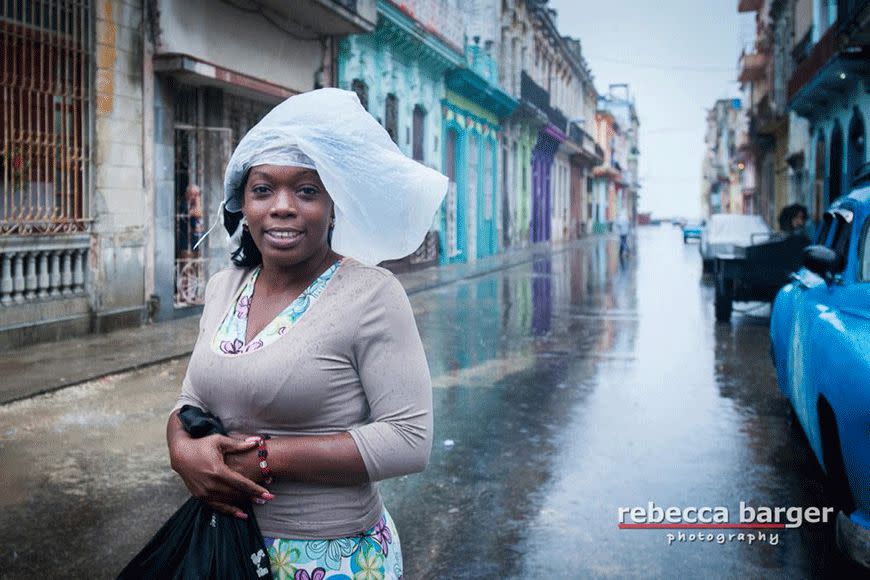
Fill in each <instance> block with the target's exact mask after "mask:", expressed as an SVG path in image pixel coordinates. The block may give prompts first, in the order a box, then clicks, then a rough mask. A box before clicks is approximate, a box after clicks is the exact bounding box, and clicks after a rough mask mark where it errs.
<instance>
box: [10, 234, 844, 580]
mask: <svg viewBox="0 0 870 580" xmlns="http://www.w3.org/2000/svg"><path fill="white" fill-rule="evenodd" d="M617 245H618V244H617V241H616V240H612V239H602V238H591V239H587V240H583V241H581V242H579V243H576V244H574V245H572V246H570V247H567V248H562V249H560V250H559V251H555V252H551V253H548V252H541V253H540V254H539V255H538V257H537V258H536V259H535V260H534V261H533V262H531V263H528V264H523V265H520V266H516V267H513V268H510V269H508V270H503V271H500V272H495V273H492V274H488V275H485V276H481V277H479V278H474V279H469V280H467V281H464V282H461V283H457V284H453V285H450V286H445V287H442V288H438V289H434V290H430V291H426V292H422V293H419V294H415V295H414V296H413V297H412V304H413V306H414V310H415V313H416V315H417V322H418V326H419V328H420V331H421V334H422V335H423V339H424V343H425V346H426V351H427V354H428V356H429V362H430V366H431V370H432V377H433V383H434V385H435V405H436V408H435V413H436V422H435V425H436V426H435V429H436V432H435V448H434V450H433V453H432V459H431V464H430V467H429V469H428V470H427V471H426V472H425V473H423V474H420V475H415V476H409V477H403V478H400V479H398V480H393V481H389V482H386V483H384V484H383V485H382V490H383V492H384V496H385V500H386V502H387V505H388V506H389V509H390V511H391V513H392V515H393V516H394V519H395V520H396V522H397V525H398V527H399V532H400V535H401V539H402V550H403V553H404V556H405V565H406V577H407V578H415V579H416V578H451V579H453V578H497V577H507V578H514V577H516V578H520V577H531V578H585V577H596V576H614V577H638V576H642V577H657V576H677V575H685V574H689V573H692V572H696V573H697V572H704V573H705V575H713V576H735V575H748V576H753V577H757V576H768V575H771V574H774V573H775V574H777V575H779V574H787V575H789V576H796V577H809V576H813V575H823V574H829V573H834V572H839V573H849V572H852V573H854V569H853V568H851V567H850V566H849V565H848V564H847V563H845V562H843V559H842V557H840V556H839V554H837V553H836V551H835V550H834V548H833V541H832V534H831V530H830V528H828V527H824V526H805V527H803V528H801V529H800V530H787V531H783V532H782V533H781V534H780V538H779V543H778V544H777V545H765V544H759V543H756V544H753V545H748V544H746V543H726V544H723V545H718V544H715V543H706V542H705V543H693V544H690V543H682V544H679V543H676V544H674V545H672V546H668V545H667V542H666V540H665V531H664V530H619V529H617V510H618V508H619V507H631V506H646V505H647V503H648V502H650V501H652V502H655V504H656V505H658V506H681V507H685V506H702V505H709V506H720V505H721V506H726V507H728V508H729V509H731V510H734V511H736V509H737V505H738V502H740V501H745V502H746V503H748V504H752V505H768V506H791V505H817V506H821V505H824V498H823V497H822V496H821V495H820V493H821V492H820V484H819V481H820V474H819V470H818V467H816V465H815V463H814V461H813V459H812V457H811V455H810V454H809V451H808V449H807V447H806V444H805V443H804V442H803V441H802V440H801V439H800V437H799V436H798V435H796V434H795V433H794V432H793V431H791V430H790V428H789V426H788V424H787V421H786V410H787V405H786V402H785V400H784V399H783V398H782V397H781V396H780V395H779V393H778V392H777V389H776V384H775V378H774V372H773V369H772V365H771V363H770V359H769V354H768V340H767V326H766V323H767V320H766V318H765V317H764V314H765V313H766V310H765V309H764V308H761V309H758V310H756V311H754V312H753V314H754V315H752V316H750V315H746V316H744V315H740V314H735V316H734V321H733V324H732V325H717V324H715V322H714V319H713V312H712V289H711V288H710V287H709V285H707V284H705V283H704V282H703V281H701V271H700V259H699V257H698V254H697V246H695V245H689V246H684V245H683V244H682V238H681V236H680V233H679V230H676V229H673V228H671V227H670V226H665V227H662V228H647V229H641V230H640V239H639V240H638V242H637V243H636V245H635V247H636V249H637V251H636V254H635V255H634V256H630V257H629V258H627V259H626V260H623V261H622V262H620V260H619V258H618V255H617V253H618V252H617ZM183 370H184V364H183V363H179V362H173V363H168V364H164V365H159V366H156V367H151V368H149V369H145V370H143V371H138V372H134V373H129V374H126V375H123V376H120V377H113V378H111V379H106V380H104V381H99V382H97V383H94V384H91V385H89V386H87V387H77V388H73V389H68V390H66V391H63V392H60V393H57V394H55V395H51V396H47V397H40V398H37V399H32V400H29V401H23V402H21V403H16V404H13V405H7V406H5V407H0V460H2V465H3V470H2V475H0V478H2V484H3V489H4V491H5V493H4V494H3V495H2V497H0V506H2V508H3V513H4V517H3V520H2V524H0V545H2V546H3V553H2V556H0V570H3V571H4V574H11V575H12V576H21V577H24V576H28V575H29V574H36V573H38V575H41V576H44V577H54V576H57V575H60V572H61V571H67V572H68V573H69V574H70V575H71V576H73V577H83V576H94V575H96V576H100V577H102V576H111V575H112V573H113V572H116V571H117V569H118V568H119V567H120V566H121V565H122V564H123V563H124V562H126V560H127V559H128V558H129V557H130V556H131V555H132V553H133V552H134V551H135V550H136V549H137V548H138V547H140V546H141V545H142V543H143V542H144V541H146V540H147V538H148V537H150V535H151V534H152V533H153V531H154V530H155V529H156V527H157V526H158V525H159V524H160V523H161V522H162V521H163V520H165V518H166V517H167V516H168V515H169V514H170V513H171V512H172V511H173V510H174V509H175V507H177V506H178V505H179V504H180V503H181V502H182V501H183V499H184V497H185V492H184V489H183V487H182V486H181V484H180V482H179V481H178V479H177V478H176V477H175V476H174V475H173V474H172V473H171V472H170V471H169V468H168V462H167V459H166V454H165V451H164V447H163V445H164V444H163V427H164V421H165V416H166V412H167V410H168V409H169V408H170V407H171V403H172V400H173V399H174V394H175V391H176V390H177V388H178V384H179V381H180V377H181V376H182V374H183ZM46 546H48V549H49V550H50V551H51V558H50V561H46V560H45V559H44V557H41V556H40V554H42V552H43V551H44V550H45V549H46ZM94 571H98V572H97V573H96V574H93V572H94Z"/></svg>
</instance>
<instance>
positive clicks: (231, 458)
mask: <svg viewBox="0 0 870 580" xmlns="http://www.w3.org/2000/svg"><path fill="white" fill-rule="evenodd" d="M230 437H232V438H233V439H241V440H248V439H249V438H252V437H256V436H255V435H243V434H240V433H230ZM267 461H268V459H267ZM224 462H225V463H226V464H227V467H229V468H230V469H232V470H233V471H235V472H236V473H238V474H239V475H242V476H244V477H246V478H248V479H250V480H251V481H255V482H257V483H259V484H262V483H263V479H264V478H263V472H262V471H261V470H260V458H259V456H258V455H257V447H256V446H255V447H252V448H251V449H248V450H245V451H236V452H232V453H227V454H225V455H224Z"/></svg>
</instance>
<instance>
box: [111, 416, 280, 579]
mask: <svg viewBox="0 0 870 580" xmlns="http://www.w3.org/2000/svg"><path fill="white" fill-rule="evenodd" d="M178 417H179V419H181V424H182V425H184V428H185V430H186V431H187V432H188V433H190V435H191V437H205V436H206V435H212V434H215V433H219V434H221V435H226V434H227V433H226V429H224V426H223V423H221V420H220V419H219V418H217V417H215V416H214V415H212V414H211V413H207V412H205V411H203V410H202V409H199V408H198V407H193V406H190V405H185V406H184V407H182V408H181V411H180V412H179V414H178ZM241 509H242V510H243V511H244V512H245V513H246V514H248V519H246V520H241V519H239V518H235V517H232V516H228V515H224V514H222V513H219V512H216V511H214V510H213V509H211V508H210V507H209V506H208V505H206V504H205V503H203V502H201V501H199V500H198V499H196V498H190V499H189V500H187V501H186V502H185V503H184V505H182V506H181V507H180V508H179V509H178V511H177V512H175V513H174V514H173V515H172V517H171V518H169V520H168V521H167V522H166V523H165V524H163V527H161V528H160V530H159V531H158V532H157V533H156V534H155V535H154V537H153V538H151V540H150V541H149V542H148V544H147V545H146V546H145V547H144V548H142V551H140V552H139V553H138V554H137V555H136V557H134V558H133V560H131V561H130V563H129V564H127V567H126V568H124V570H123V571H121V573H120V574H119V575H118V578H119V579H120V580H132V579H134V578H160V579H167V580H170V579H171V580H194V579H199V580H206V579H211V578H232V579H236V578H239V579H244V578H250V579H253V580H267V579H270V578H272V573H271V570H270V568H269V555H268V553H267V552H266V547H265V545H264V544H263V534H261V533H260V527H259V526H258V525H257V520H256V518H255V517H254V512H253V510H252V509H251V504H250V502H248V503H246V504H245V505H243V506H241Z"/></svg>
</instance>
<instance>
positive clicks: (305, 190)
mask: <svg viewBox="0 0 870 580" xmlns="http://www.w3.org/2000/svg"><path fill="white" fill-rule="evenodd" d="M299 193H301V194H302V195H304V196H305V197H314V196H315V195H317V193H318V192H317V188H316V187H311V186H306V187H300V188H299Z"/></svg>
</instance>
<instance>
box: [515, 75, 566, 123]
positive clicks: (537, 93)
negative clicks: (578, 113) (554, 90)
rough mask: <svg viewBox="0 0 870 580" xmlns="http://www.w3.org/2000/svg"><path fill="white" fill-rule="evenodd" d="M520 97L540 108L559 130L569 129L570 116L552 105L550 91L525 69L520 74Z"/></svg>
mask: <svg viewBox="0 0 870 580" xmlns="http://www.w3.org/2000/svg"><path fill="white" fill-rule="evenodd" d="M520 98H521V99H523V100H524V101H526V102H528V103H530V104H532V105H534V106H535V107H536V108H538V109H540V110H541V111H542V112H543V113H544V114H545V115H547V119H549V120H550V122H551V123H552V124H553V125H555V126H556V127H558V128H559V130H561V131H566V130H567V128H568V118H567V117H566V116H565V114H564V113H562V111H560V110H559V109H556V108H554V107H551V106H550V93H549V92H547V90H546V89H544V87H542V86H540V85H539V84H538V83H536V82H535V81H533V80H532V77H530V76H529V75H528V74H526V72H525V71H522V73H521V74H520Z"/></svg>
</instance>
